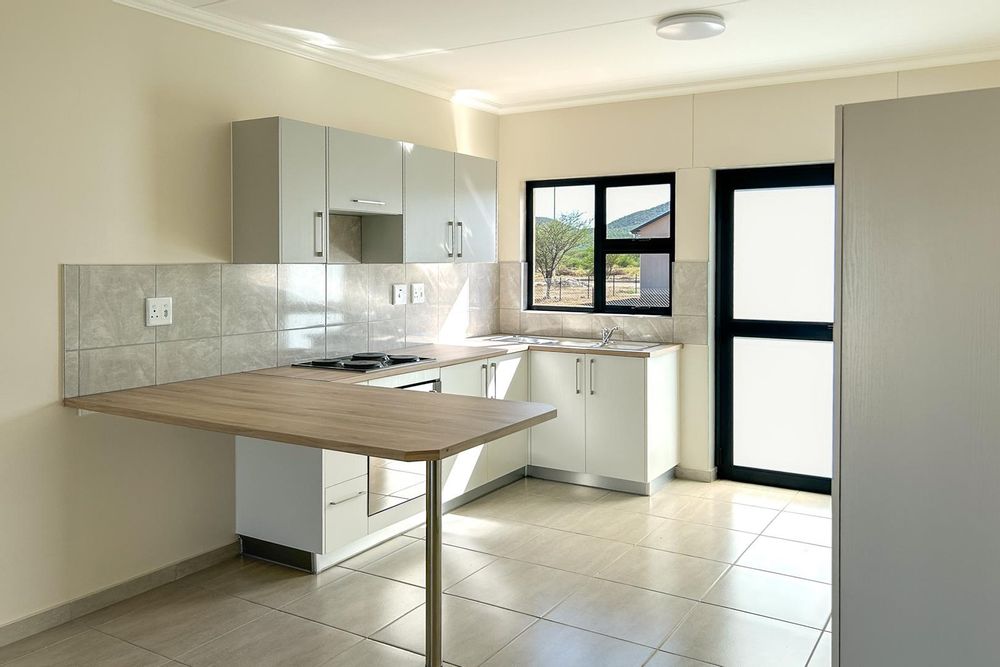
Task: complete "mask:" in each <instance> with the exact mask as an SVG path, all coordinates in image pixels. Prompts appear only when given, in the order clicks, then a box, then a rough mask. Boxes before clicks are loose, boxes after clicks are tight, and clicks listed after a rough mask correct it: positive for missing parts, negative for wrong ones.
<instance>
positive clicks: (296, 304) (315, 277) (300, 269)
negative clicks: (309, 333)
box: [278, 264, 326, 329]
mask: <svg viewBox="0 0 1000 667" xmlns="http://www.w3.org/2000/svg"><path fill="white" fill-rule="evenodd" d="M324 324H326V266H324V265H322V264H279V265H278V328H279V329H305V328H307V327H320V326H323V325H324Z"/></svg>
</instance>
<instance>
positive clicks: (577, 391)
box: [576, 357, 580, 394]
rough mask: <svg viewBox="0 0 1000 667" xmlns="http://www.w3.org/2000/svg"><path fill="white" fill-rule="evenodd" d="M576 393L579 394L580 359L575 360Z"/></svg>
mask: <svg viewBox="0 0 1000 667" xmlns="http://www.w3.org/2000/svg"><path fill="white" fill-rule="evenodd" d="M576 393H578V394H579V393H580V357H577V358H576Z"/></svg>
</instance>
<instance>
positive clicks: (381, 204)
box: [351, 199, 385, 206]
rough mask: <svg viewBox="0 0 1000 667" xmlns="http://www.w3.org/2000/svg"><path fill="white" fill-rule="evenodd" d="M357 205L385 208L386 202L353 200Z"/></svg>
mask: <svg viewBox="0 0 1000 667" xmlns="http://www.w3.org/2000/svg"><path fill="white" fill-rule="evenodd" d="M351 201H352V202H354V203H355V204H371V205H372V206H385V202H384V201H379V200H378V199H352V200H351Z"/></svg>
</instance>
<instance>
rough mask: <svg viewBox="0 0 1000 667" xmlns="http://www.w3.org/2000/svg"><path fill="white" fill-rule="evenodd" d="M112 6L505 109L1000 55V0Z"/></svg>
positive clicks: (268, 0) (429, 0)
mask: <svg viewBox="0 0 1000 667" xmlns="http://www.w3.org/2000/svg"><path fill="white" fill-rule="evenodd" d="M117 1H118V2H121V3H122V4H127V5H130V6H134V7H139V8H142V9H147V10H150V11H153V12H156V13H158V14H162V15H166V16H170V17H172V18H176V19H179V20H182V21H185V22H188V23H193V24H196V25H202V26H204V27H207V28H211V29H214V30H219V31H221V32H225V33H227V34H231V35H234V36H238V37H241V38H244V39H249V40H251V41H255V42H258V43H262V44H267V45H269V46H273V47H276V48H280V49H283V50H286V51H290V52H293V53H301V54H302V55H305V56H307V57H311V58H314V59H317V60H322V61H325V62H330V63H332V64H336V65H338V66H341V67H345V68H347V69H351V70H353V71H357V72H361V73H364V74H369V75H372V76H376V77H378V78H381V79H385V80H388V81H392V82H394V83H399V84H402V85H406V86H409V87H412V88H416V89H418V90H423V91H425V92H429V93H431V94H435V95H439V96H442V97H449V98H451V97H453V96H454V98H455V99H457V100H460V101H463V102H465V103H468V104H471V105H473V106H481V107H484V108H489V109H491V110H496V111H500V112H501V113H504V112H513V111H525V110H529V109H537V108H547V107H555V106H567V105H571V104H580V103H588V102H597V101H605V100H611V99H629V98H638V97H648V96H652V95H656V94H669V93H671V92H686V91H690V90H705V89H719V88H726V87H732V86H733V85H736V84H737V83H739V82H742V83H743V84H747V83H751V82H767V81H769V80H794V79H805V78H816V77H817V76H833V75H844V74H852V73H862V72H874V71H889V70H892V69H897V68H904V69H905V68H912V67H919V66H930V65H937V64H947V63H953V62H968V61H973V60H985V59H989V58H994V57H1000V1H998V0H952V1H951V2H940V0H702V1H703V2H706V3H708V4H699V0H367V1H364V2H363V1H359V0H117ZM694 9H712V10H713V11H716V12H718V13H721V14H722V15H723V16H724V17H725V19H726V23H727V26H728V27H727V30H726V32H725V33H724V34H723V35H721V36H720V37H716V38H713V39H709V40H704V41H697V42H672V41H667V40H663V39H660V38H659V37H657V36H656V34H655V32H654V26H655V24H656V22H657V20H658V19H659V18H661V17H663V16H665V15H667V14H671V13H676V12H678V11H685V10H694ZM456 93H457V95H456Z"/></svg>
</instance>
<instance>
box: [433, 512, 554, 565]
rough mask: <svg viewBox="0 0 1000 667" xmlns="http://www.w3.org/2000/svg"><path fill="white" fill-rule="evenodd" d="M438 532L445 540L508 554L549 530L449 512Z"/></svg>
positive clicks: (448, 542) (495, 553) (499, 554)
mask: <svg viewBox="0 0 1000 667" xmlns="http://www.w3.org/2000/svg"><path fill="white" fill-rule="evenodd" d="M441 532H442V535H441V540H442V541H443V542H444V543H445V544H450V545H452V546H456V547H462V548H465V549H472V550H473V551H482V552H484V553H488V554H493V555H494V556H509V555H510V554H511V553H513V552H515V551H517V550H518V549H520V548H522V547H524V546H526V545H527V544H529V543H531V542H532V541H533V540H535V539H538V538H539V537H540V536H542V535H545V534H546V533H547V532H549V530H548V529H547V528H542V527H539V526H529V525H527V524H523V523H514V522H512V521H503V520H501V519H491V518H480V517H468V516H460V515H457V514H448V515H446V516H445V517H444V521H443V522H442V531H441Z"/></svg>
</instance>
